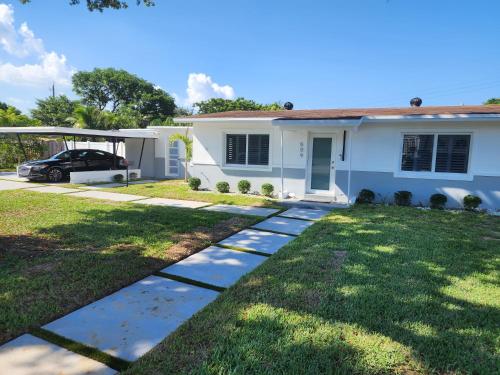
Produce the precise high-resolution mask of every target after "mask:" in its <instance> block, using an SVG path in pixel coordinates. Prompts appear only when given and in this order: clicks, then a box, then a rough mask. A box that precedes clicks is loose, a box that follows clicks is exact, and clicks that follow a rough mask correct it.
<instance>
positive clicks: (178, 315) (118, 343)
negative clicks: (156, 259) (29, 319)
mask: <svg viewBox="0 0 500 375" xmlns="http://www.w3.org/2000/svg"><path fill="white" fill-rule="evenodd" d="M218 294H219V293H218V292H215V291H213V290H210V289H205V288H200V287H197V286H192V285H189V284H185V283H180V282H178V281H174V280H169V279H166V278H163V277H158V276H149V277H147V278H145V279H143V280H141V281H138V282H136V283H134V284H132V285H130V286H128V287H126V288H123V289H121V290H119V291H118V292H116V293H114V294H112V295H110V296H107V297H105V298H103V299H101V300H99V301H96V302H94V303H91V304H90V305H87V306H85V307H82V308H81V309H79V310H76V311H75V312H73V313H71V314H69V315H66V316H65V317H62V318H60V319H58V320H56V321H54V322H52V323H49V324H47V325H46V326H44V327H43V328H45V329H47V330H49V331H52V332H54V333H57V334H58V335H61V336H64V337H67V338H69V339H71V340H74V341H77V342H80V343H83V344H86V345H88V346H92V347H94V348H97V349H99V350H101V351H103V352H105V353H108V354H110V355H112V356H114V357H118V358H121V359H125V360H127V361H134V360H136V359H138V358H139V357H141V356H142V355H144V354H145V353H146V352H148V351H149V350H151V349H152V348H153V347H154V346H156V345H157V344H159V343H160V342H161V341H162V340H163V339H164V338H165V337H166V336H168V335H169V334H170V333H172V332H173V331H174V330H175V329H176V328H177V327H179V326H180V325H181V324H182V323H183V322H184V321H185V320H187V319H189V318H190V317H191V316H192V315H193V314H195V313H196V312H197V311H198V310H200V309H201V308H203V307H205V306H206V305H208V304H209V303H210V302H212V301H213V300H214V299H215V298H217V296H218Z"/></svg>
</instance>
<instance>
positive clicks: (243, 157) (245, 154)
mask: <svg viewBox="0 0 500 375" xmlns="http://www.w3.org/2000/svg"><path fill="white" fill-rule="evenodd" d="M269 148H270V139H269V134H226V164H227V165H247V166H267V165H269Z"/></svg>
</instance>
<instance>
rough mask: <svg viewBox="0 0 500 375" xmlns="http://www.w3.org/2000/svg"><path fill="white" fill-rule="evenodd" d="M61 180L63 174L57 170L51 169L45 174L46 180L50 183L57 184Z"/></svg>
mask: <svg viewBox="0 0 500 375" xmlns="http://www.w3.org/2000/svg"><path fill="white" fill-rule="evenodd" d="M62 178H63V173H62V171H61V170H60V169H59V168H51V169H49V172H48V173H47V179H48V180H49V181H50V182H59V181H61V180H62Z"/></svg>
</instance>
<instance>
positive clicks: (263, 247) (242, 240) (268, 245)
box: [219, 229, 295, 254]
mask: <svg viewBox="0 0 500 375" xmlns="http://www.w3.org/2000/svg"><path fill="white" fill-rule="evenodd" d="M294 238H295V237H292V236H288V235H286V234H277V233H271V232H264V231H261V230H254V229H244V230H242V231H241V232H238V233H236V234H233V235H232V236H231V237H228V238H226V239H225V240H223V241H221V242H219V243H220V244H221V245H226V246H233V247H237V248H241V249H247V250H254V251H260V252H261V253H267V254H274V253H275V252H276V251H278V250H279V249H281V248H282V247H283V246H285V245H286V244H287V243H288V242H290V241H292V240H293V239H294Z"/></svg>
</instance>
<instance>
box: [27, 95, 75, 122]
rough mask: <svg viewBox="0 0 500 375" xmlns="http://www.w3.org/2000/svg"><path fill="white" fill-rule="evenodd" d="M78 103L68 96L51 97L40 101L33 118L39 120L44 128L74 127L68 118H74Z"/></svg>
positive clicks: (37, 103) (34, 110) (33, 111)
mask: <svg viewBox="0 0 500 375" xmlns="http://www.w3.org/2000/svg"><path fill="white" fill-rule="evenodd" d="M76 106H77V102H75V101H72V100H70V99H68V97H67V96H66V95H60V96H50V97H48V98H47V99H38V100H37V101H36V108H35V109H33V110H32V111H31V116H32V117H33V118H34V119H36V120H39V121H40V122H41V124H42V125H43V126H73V124H72V122H71V121H69V120H68V117H70V116H72V114H73V112H74V110H75V108H76Z"/></svg>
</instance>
